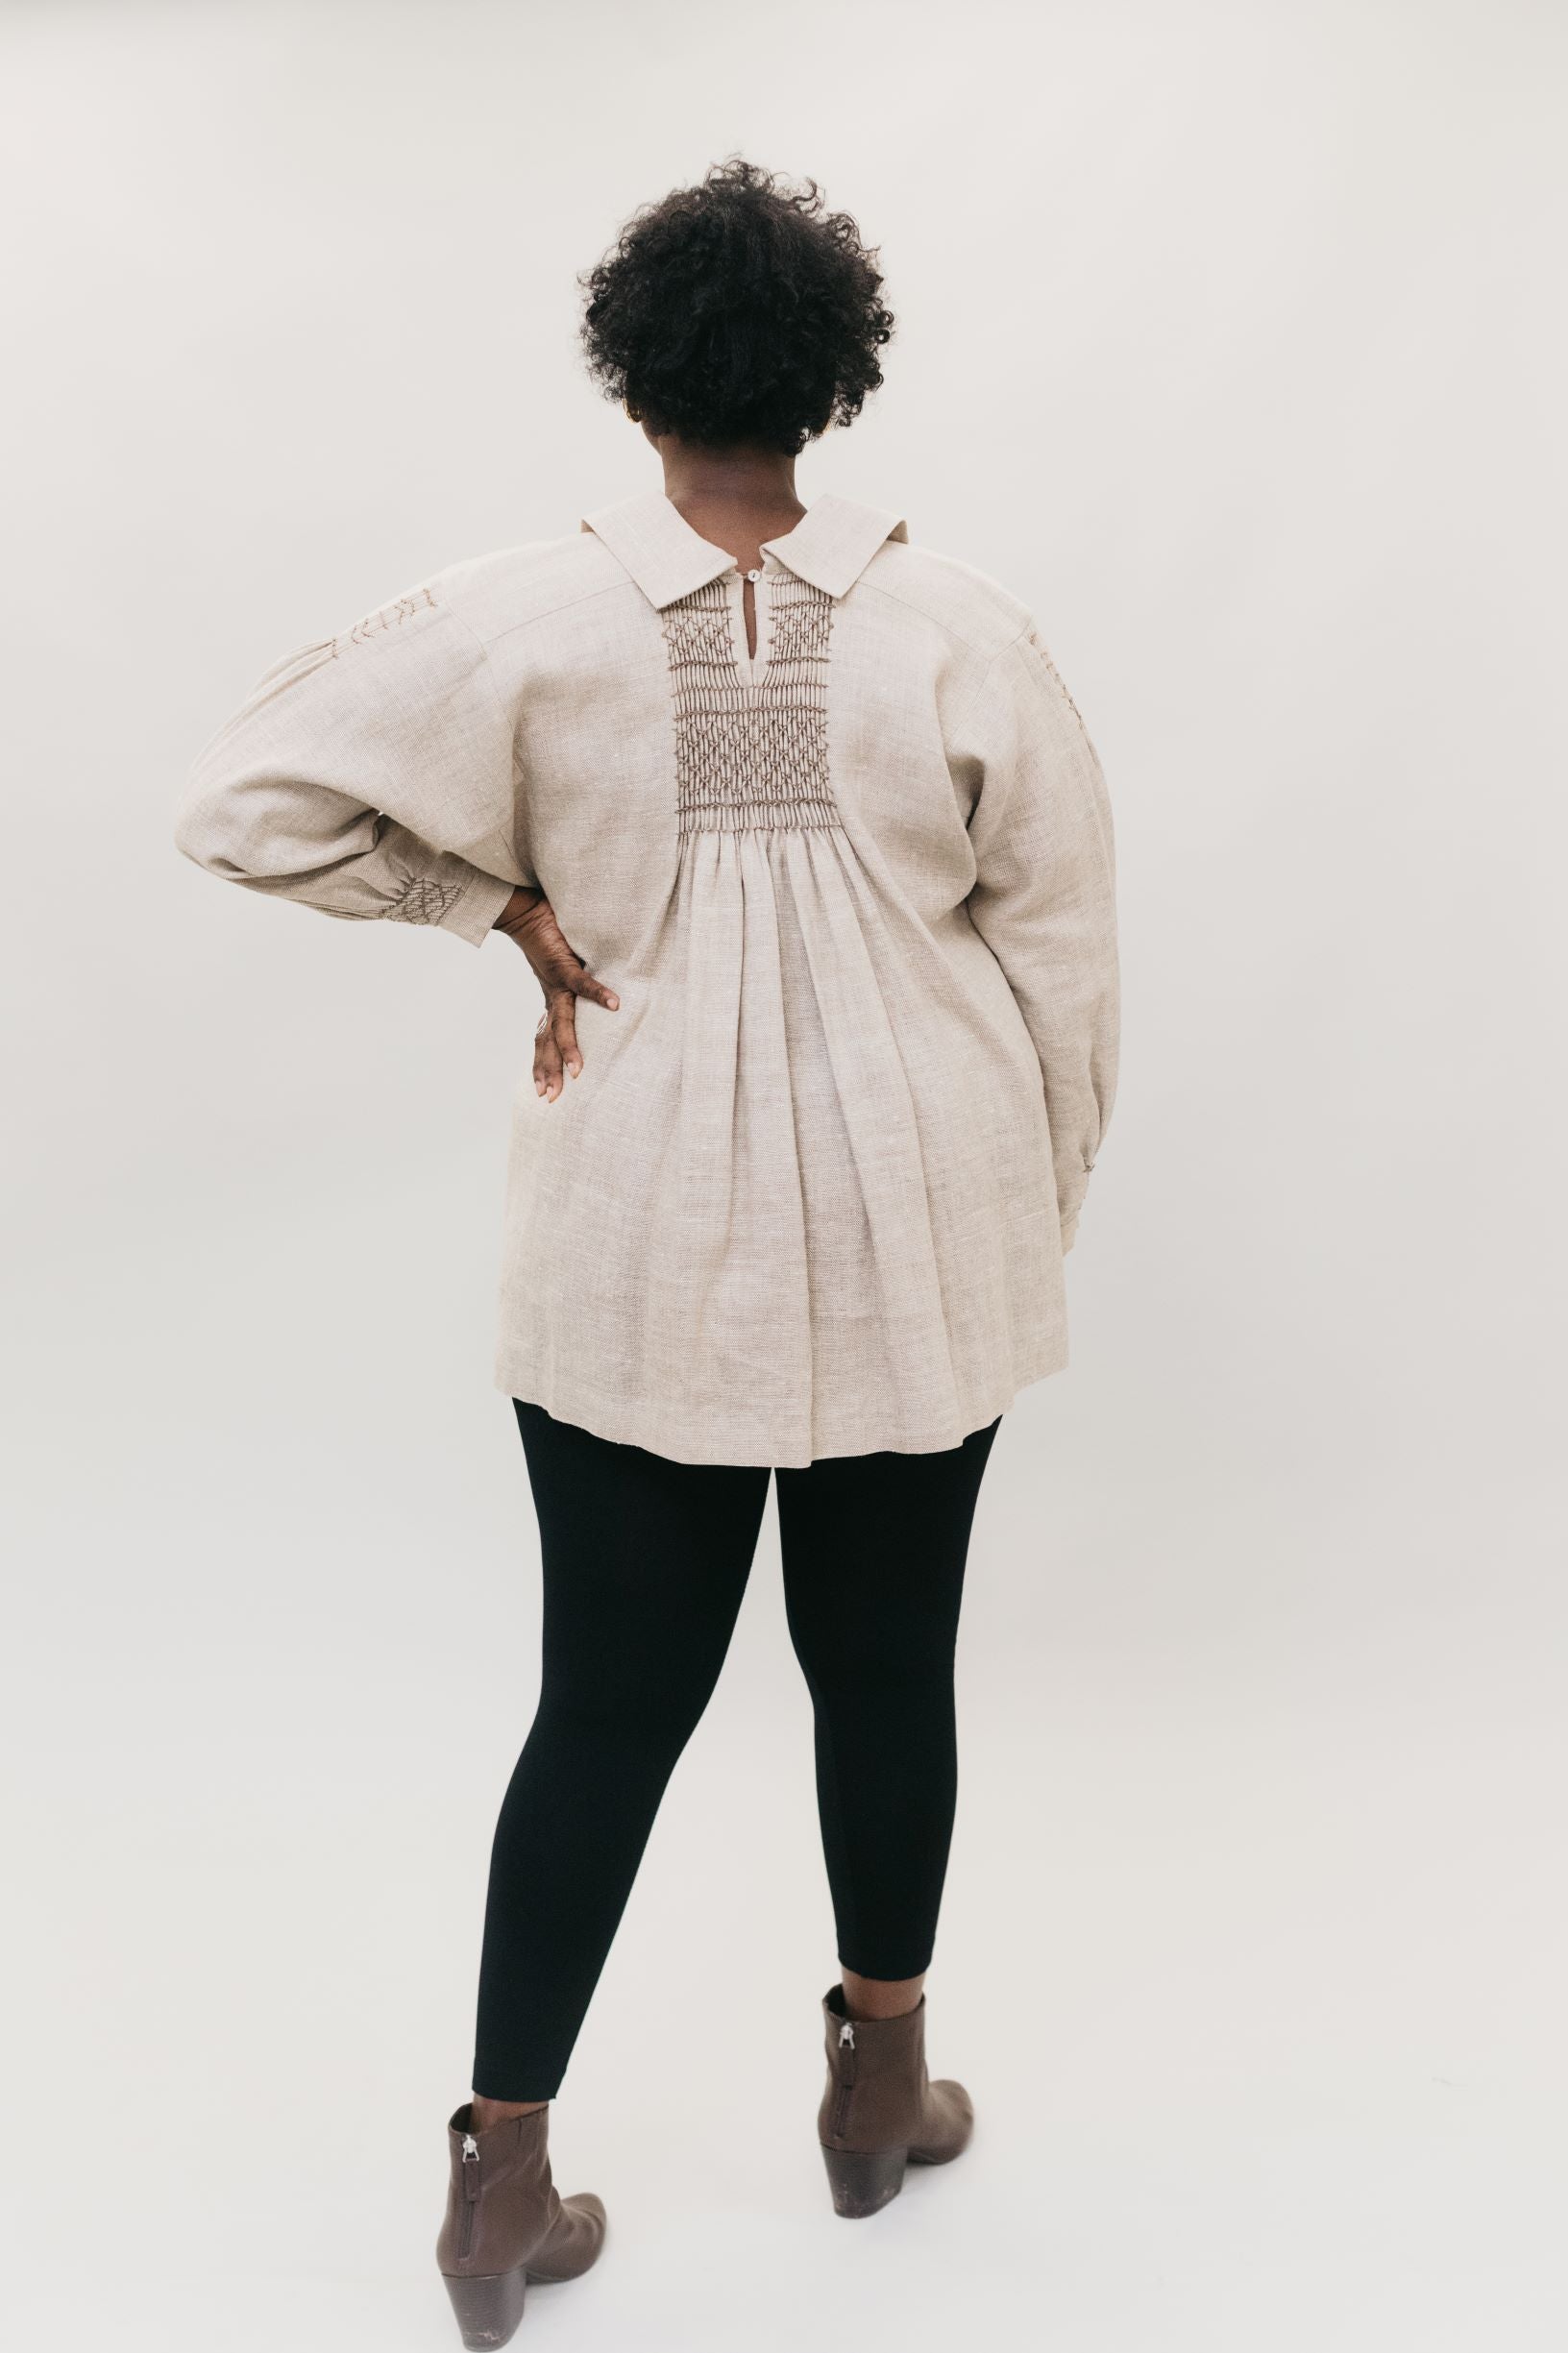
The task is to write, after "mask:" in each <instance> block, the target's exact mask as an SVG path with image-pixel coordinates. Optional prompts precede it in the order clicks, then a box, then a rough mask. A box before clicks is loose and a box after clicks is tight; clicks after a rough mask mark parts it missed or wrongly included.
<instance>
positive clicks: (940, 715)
mask: <svg viewBox="0 0 1568 2353" xmlns="http://www.w3.org/2000/svg"><path fill="white" fill-rule="evenodd" d="M762 554H763V563H762V567H761V572H760V576H758V577H757V578H756V580H755V611H756V625H757V650H756V655H755V658H754V659H753V658H752V656H751V654H750V653H749V651H748V650H747V633H746V625H745V616H744V608H743V602H742V599H743V580H742V576H741V574H740V571H739V569H738V567H737V565H736V562H735V559H734V557H733V556H731V555H730V554H728V553H727V552H726V551H724V550H723V549H722V548H718V547H715V546H712V545H710V543H709V542H708V541H706V540H705V539H703V538H701V537H700V536H699V534H698V532H697V531H696V530H694V529H693V528H692V527H691V526H690V525H689V524H688V523H687V522H686V521H685V520H684V519H683V517H682V516H681V515H680V513H679V512H678V510H677V509H676V508H675V507H674V505H673V504H672V503H671V502H670V501H669V499H668V498H666V496H665V495H664V493H663V492H662V491H653V490H649V491H647V492H644V493H640V494H638V495H636V496H634V497H631V498H626V499H622V500H620V501H619V502H616V503H614V504H610V505H606V506H604V507H602V508H600V509H599V510H598V511H596V512H594V513H591V514H589V515H588V516H587V517H586V518H585V519H584V520H583V522H582V525H581V527H580V528H579V529H578V530H576V531H574V532H572V533H571V534H569V535H567V536H565V537H562V538H557V539H551V540H545V541H540V542H534V543H531V544H529V545H527V546H523V547H517V548H509V549H506V550H504V551H502V552H500V553H498V554H493V555H485V556H481V557H478V559H476V560H474V561H472V562H465V563H459V564H454V565H453V566H452V567H451V568H450V569H448V570H446V571H443V572H439V573H437V574H436V575H434V576H433V577H431V578H429V579H428V580H426V581H424V582H422V583H421V584H420V585H419V586H418V587H415V588H411V589H409V590H408V591H407V593H406V594H405V595H404V596H400V597H397V598H395V599H394V600H393V601H391V602H390V603H389V604H386V605H384V606H382V607H381V609H380V611H378V612H375V613H372V614H369V615H367V616H366V617H365V618H364V619H363V620H361V621H358V622H356V623H355V625H353V626H352V627H350V628H346V629H345V630H344V631H343V632H342V634H341V635H340V636H337V637H334V638H331V640H328V641H326V642H323V643H317V644H313V645H309V646H306V647H303V648H301V649H300V650H298V651H297V652H294V653H291V654H289V655H288V656H287V657H286V658H285V659H284V660H282V662H280V663H278V664H277V665H276V667H275V668H273V669H272V670H270V671H268V672H267V674H265V676H264V677H262V678H261V679H260V680H259V681H258V683H257V686H256V688H255V689H254V691H253V693H252V694H251V696H250V698H249V699H248V700H247V701H246V702H245V704H244V705H243V707H242V708H241V709H240V710H239V711H238V712H237V713H236V714H235V716H234V717H233V719H231V720H230V721H229V722H228V723H227V724H226V725H225V726H223V727H221V728H220V729H219V731H218V732H217V734H216V735H214V736H213V737H212V739H211V741H210V742H209V743H208V745H207V746H206V748H204V749H203V750H202V751H201V753H200V754H199V755H198V757H197V759H196V762H195V765H194V769H193V771H192V773H191V777H190V781H189V787H188V792H187V795H186V798H185V802H184V808H183V811H182V813H181V816H180V819H179V822H178V828H177V835H176V838H177V841H178V843H179V846H180V847H181V848H182V849H183V850H184V851H185V853H186V854H187V855H188V856H189V857H191V858H194V859H195V860H197V861H198V863H199V864H201V865H202V866H204V867H206V868H208V870H210V871H211V872H213V873H215V874H219V875H223V876H226V877H227V878H229V879H230V880H232V881H234V882H239V883H244V884H246V885H248V886H249V887H250V888H252V889H254V890H257V891H264V892H271V893H274V894H275V895H279V896H281V897H284V898H297V899H301V900H303V901H305V903H306V905H308V906H311V907H316V908H319V909H320V910H321V911H322V912H323V913H324V914H327V915H333V916H343V917H349V918H355V919H372V920H378V919H384V920H389V921H392V922H402V923H422V924H432V925H434V926H436V927H437V928H439V929H442V930H446V931H449V932H452V933H453V934H455V936H456V937H457V938H458V939H460V940H466V941H470V942H472V943H474V944H478V943H480V942H482V941H483V939H484V938H485V935H486V933H487V932H488V931H489V930H490V928H491V926H492V924H493V923H494V921H495V919H496V918H497V916H498V915H499V914H500V913H501V910H502V907H503V905H504V904H505V902H506V899H507V897H508V896H509V895H510V893H511V890H512V888H513V886H514V885H516V884H519V883H528V884H533V883H537V884H538V885H539V886H541V887H542V888H543V889H544V890H545V892H546V893H547V894H548V895H549V897H550V899H551V904H552V906H553V908H554V910H555V914H556V917H557V919H558V920H559V922H560V925H561V929H562V931H563V932H564V933H565V935H566V937H567V939H568V940H569V941H570V942H571V944H572V945H573V947H574V948H575V949H576V952H577V954H578V955H579V956H581V957H582V959H583V960H584V962H585V963H586V964H587V965H588V967H589V968H591V970H592V971H593V972H594V973H595V974H596V975H597V976H599V977H600V979H602V980H604V981H606V982H608V983H609V985H610V986H611V987H612V988H613V989H614V990H615V991H616V993H617V994H618V995H619V997H620V1000H621V1003H620V1009H619V1011H616V1012H610V1011H609V1010H607V1009H606V1008H604V1007H601V1006H597V1005H594V1004H592V1003H579V1005H578V1008H577V1035H578V1041H579V1043H580V1045H581V1047H582V1052H583V1060H584V1068H583V1072H582V1075H581V1076H580V1078H578V1079H576V1080H575V1081H568V1083H567V1085H566V1088H565V1089H564V1091H563V1092H562V1093H561V1094H560V1096H559V1097H558V1099H557V1100H556V1101H555V1102H554V1103H553V1104H551V1103H547V1102H545V1101H544V1100H542V1099H541V1098H540V1097H539V1096H538V1095H536V1093H535V1092H534V1090H533V1086H532V1082H531V1075H525V1077H524V1078H523V1079H522V1080H521V1081H520V1083H519V1087H518V1091H517V1096H516V1102H515V1107H514V1113H513V1130H512V1145H511V1153H510V1166H509V1175H508V1186H507V1210H506V1216H505V1227H504V1240H503V1253H502V1259H503V1263H502V1301H501V1328H500V1342H499V1349H498V1353H497V1358H496V1365H495V1374H496V1381H497V1384H498V1385H499V1386H500V1387H502V1388H503V1389H504V1390H506V1391H507V1392H508V1393H509V1394H511V1395H512V1396H514V1397H520V1398H526V1399H529V1400H532V1401H533V1402H535V1403H537V1404H539V1405H542V1406H544V1407H545V1408H547V1409H548V1410H549V1411H550V1412H551V1413H552V1414H554V1415H555V1416H556V1417H557V1418H558V1419H561V1420H564V1421H569V1422H576V1423H578V1424H580V1425H582V1426H583V1427H584V1428H586V1429H588V1430H592V1431H596V1432H598V1433H599V1434H600V1436H603V1437H606V1438H612V1439H618V1440H622V1441H626V1442H629V1443H632V1444H635V1445H638V1446H643V1447H648V1448H650V1449H651V1450H652V1451H653V1452H655V1453H657V1454H661V1455H668V1456H672V1457H674V1458H675V1459H676V1460H678V1461H683V1462H733V1463H775V1464H786V1465H796V1464H802V1463H806V1462H809V1461H811V1460H812V1459H813V1458H816V1457H818V1456H822V1455H846V1454H862V1453H868V1452H870V1451H872V1450H874V1449H878V1448H891V1449H894V1450H896V1451H898V1452H900V1453H907V1454H922V1453H926V1452H929V1451H932V1450H935V1449H937V1448H941V1447H951V1446H956V1445H957V1444H958V1443H959V1441H960V1440H961V1439H962V1438H963V1437H964V1436H965V1435H966V1434H968V1432H969V1431H972V1430H975V1429H978V1428H979V1427H981V1426H982V1425H983V1424H984V1423H987V1422H989V1421H990V1420H991V1419H992V1417H993V1416H994V1415H995V1414H997V1413H999V1412H1001V1411H1002V1410H1003V1409H1004V1408H1006V1407H1007V1406H1008V1405H1009V1404H1010V1403H1011V1401H1012V1399H1013V1398H1014V1396H1015V1394H1016V1392H1017V1390H1018V1389H1019V1388H1021V1387H1022V1386H1023V1385H1025V1384H1026V1383H1029V1382H1033V1381H1037V1380H1039V1379H1041V1377H1042V1376H1043V1375H1045V1374H1048V1373H1052V1372H1055V1371H1057V1370H1058V1369H1060V1367H1061V1366H1063V1365H1064V1364H1065V1363H1066V1357H1067V1340H1066V1301H1065V1296H1064V1283H1063V1263H1062V1261H1063V1252H1064V1249H1065V1248H1066V1246H1067V1245H1068V1244H1070V1242H1071V1239H1072V1236H1073V1229H1074V1225H1075V1222H1076V1219H1077V1216H1078V1211H1079V1206H1080V1204H1081V1202H1082V1200H1083V1197H1084V1191H1085V1188H1086V1187H1087V1185H1088V1182H1089V1173H1090V1168H1091V1167H1092V1166H1093V1164H1094V1156H1095V1153H1096V1151H1097V1150H1098V1148H1099V1142H1100V1138H1101V1136H1102V1134H1103V1133H1104V1130H1105V1125H1106V1121H1107V1119H1108V1117H1109V1115H1110V1112H1111V1105H1112V1099H1113V1095H1114V1091H1115V1064H1116V1040H1117V965H1116V946H1115V911H1114V890H1115V886H1114V853H1113V842H1112V822H1111V811H1110V806H1109V802H1108V800H1107V797H1106V790H1105V783H1104V779H1103V776H1102V773H1101V769H1100V763H1099V761H1098V759H1097V757H1096V755H1095V752H1094V748H1093V746H1092V745H1091V743H1090V738H1089V736H1088V734H1087V733H1086V732H1085V728H1084V724H1083V722H1082V720H1081V719H1080V717H1079V715H1078V711H1077V709H1076V707H1075V706H1074V704H1073V702H1072V699H1071V698H1070V697H1069V696H1068V694H1067V691H1066V687H1065V686H1064V685H1063V683H1062V680H1061V678H1060V677H1059V676H1058V674H1057V672H1056V670H1055V668H1054V667H1053V665H1052V662H1051V658H1050V655H1049V654H1048V653H1047V651H1046V650H1045V647H1044V645H1043V644H1042V643H1041V638H1040V635H1039V633H1038V631H1037V629H1036V626H1035V624H1034V621H1033V619H1032V617H1031V615H1030V613H1029V612H1028V611H1027V610H1026V609H1025V608H1024V607H1023V606H1022V605H1021V604H1019V603H1018V602H1017V601H1016V599H1015V598H1013V597H1012V596H1010V595H1009V594H1008V592H1007V591H1006V590H1005V589H1003V588H1001V587H999V586H998V585H997V584H996V583H995V582H994V581H993V580H992V579H989V578H988V577H987V576H985V575H984V574H982V573H980V572H978V571H976V570H974V569H973V568H972V567H971V566H969V565H968V564H964V563H961V562H957V561H955V560H953V559H952V558H950V557H946V556H942V555H937V554H934V553H933V552H932V551H931V550H929V549H927V548H922V547H919V546H914V545H911V544H910V542H909V538H908V534H907V531H906V529H905V526H904V523H903V521H902V520H901V519H900V517H899V516H897V515H896V514H894V513H890V512H884V511H882V510H881V509H879V508H876V507H872V506H869V505H864V504H862V503H860V502H858V501H855V500H851V499H845V498H840V497H837V496H832V495H825V496H820V497H819V498H817V499H816V500H815V501H814V502H812V504H811V505H810V507H809V508H808V510H807V512H806V514H805V515H804V517H803V518H802V520H801V521H800V522H799V523H797V524H796V526H795V527H794V528H793V529H792V530H790V531H788V532H786V533H784V534H783V535H782V536H781V537H779V538H776V539H773V540H772V541H770V542H769V543H768V545H767V546H766V547H765V548H764V549H763V551H762ZM511 952H512V951H511V950H510V949H508V953H511ZM530 1057H531V1045H530Z"/></svg>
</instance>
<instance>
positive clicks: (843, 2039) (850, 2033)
mask: <svg viewBox="0 0 1568 2353" xmlns="http://www.w3.org/2000/svg"><path fill="white" fill-rule="evenodd" d="M845 2043H847V2044H848V2046H849V2047H850V2049H851V2050H853V2049H854V2047H855V2029H854V2026H853V2024H852V2022H850V2020H848V2019H845V2022H844V2024H843V2025H842V2026H841V2027H840V2028H839V2048H840V2049H841V2050H842V2049H843V2048H844V2047H845Z"/></svg>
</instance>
